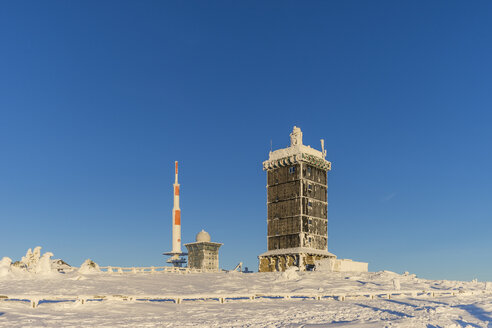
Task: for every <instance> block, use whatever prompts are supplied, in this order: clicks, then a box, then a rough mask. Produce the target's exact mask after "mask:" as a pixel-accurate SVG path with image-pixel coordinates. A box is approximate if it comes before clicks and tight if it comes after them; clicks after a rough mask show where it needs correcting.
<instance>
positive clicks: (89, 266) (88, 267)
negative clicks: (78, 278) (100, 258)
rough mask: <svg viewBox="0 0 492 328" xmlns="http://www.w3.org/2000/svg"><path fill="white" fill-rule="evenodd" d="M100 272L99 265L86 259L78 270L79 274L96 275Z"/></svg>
mask: <svg viewBox="0 0 492 328" xmlns="http://www.w3.org/2000/svg"><path fill="white" fill-rule="evenodd" d="M97 272H101V269H100V268H99V265H98V264H97V263H96V262H94V261H92V260H91V259H87V260H85V261H84V263H82V265H81V266H80V268H79V273H97Z"/></svg>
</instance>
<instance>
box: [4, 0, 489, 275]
mask: <svg viewBox="0 0 492 328" xmlns="http://www.w3.org/2000/svg"><path fill="white" fill-rule="evenodd" d="M491 35H492V3H491V2H489V1H461V2H456V1H431V2H429V1H406V2H402V1H310V2H301V1H298V2H294V1H267V2H265V1H242V2H238V1H132V2H129V1H42V2H40V1H32V2H28V1H10V2H6V1H4V2H2V3H1V4H0V220H1V230H0V231H1V234H0V235H1V239H0V256H9V257H11V258H13V259H19V258H20V257H21V256H22V255H23V254H24V253H25V251H26V249H27V248H29V247H34V246H37V245H41V246H43V250H44V251H48V250H49V251H52V252H53V253H54V254H55V257H57V258H63V259H65V260H66V261H67V262H69V263H71V264H73V265H80V264H81V263H82V261H83V260H85V259H86V258H92V259H93V260H95V261H96V262H98V263H99V264H100V265H121V266H131V265H162V264H164V259H165V258H164V256H162V255H161V253H162V252H164V251H169V250H170V249H171V240H170V237H171V235H170V224H171V218H170V217H171V209H172V183H173V178H174V177H173V163H174V161H175V160H178V161H180V167H181V170H180V173H181V175H180V183H181V208H182V224H183V241H184V242H191V241H194V238H195V234H196V233H197V232H198V231H200V230H201V229H205V230H207V231H209V232H210V234H211V236H212V240H213V241H217V242H222V243H224V246H223V247H222V249H221V252H220V261H221V266H222V267H224V268H232V267H234V266H235V265H236V264H237V263H238V262H239V261H243V262H244V263H245V264H246V265H247V266H249V267H250V268H254V269H256V268H257V255H258V254H260V253H262V252H264V251H265V250H266V189H265V185H266V177H265V172H263V171H262V167H261V163H262V161H264V160H265V159H267V157H268V151H269V149H270V140H273V147H274V148H280V147H285V146H287V145H288V143H289V133H290V131H291V130H292V127H293V126H294V125H297V126H300V127H301V128H302V130H303V132H304V142H305V144H309V145H311V146H315V147H319V139H320V138H324V139H325V140H326V148H327V152H328V155H327V159H328V160H330V161H332V163H333V170H332V171H331V172H330V174H329V191H328V197H329V209H328V215H329V224H328V230H329V231H328V233H329V240H328V244H329V250H330V251H331V252H333V253H335V254H336V255H338V256H339V257H341V258H352V259H354V260H362V261H368V262H369V263H370V270H373V271H376V270H383V269H387V270H392V271H396V272H403V271H410V272H413V273H417V274H418V275H419V276H422V277H427V278H438V279H466V280H470V279H473V278H478V279H481V280H492V262H491V261H490V252H491V250H492V238H491V231H492V201H491V196H492V173H491V171H492V170H491V168H492V154H491V140H492V126H491V125H492V114H491V109H492V92H491V91H492V60H491V58H492V37H491Z"/></svg>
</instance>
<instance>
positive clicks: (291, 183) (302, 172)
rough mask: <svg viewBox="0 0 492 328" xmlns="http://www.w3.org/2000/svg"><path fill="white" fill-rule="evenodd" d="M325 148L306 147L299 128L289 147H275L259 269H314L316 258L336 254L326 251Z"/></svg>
mask: <svg viewBox="0 0 492 328" xmlns="http://www.w3.org/2000/svg"><path fill="white" fill-rule="evenodd" d="M325 157H326V151H325V150H324V141H323V140H321V151H319V150H316V149H313V148H311V147H310V146H306V145H303V143H302V131H301V129H300V128H298V127H295V126H294V129H293V131H292V133H291V134H290V146H289V147H287V148H283V149H278V150H275V151H271V152H270V154H269V158H268V160H267V161H265V162H263V170H265V171H266V172H267V209H268V210H267V212H268V213H267V252H265V253H263V254H261V255H260V256H258V258H259V271H260V272H268V271H284V270H285V269H286V268H287V267H290V266H297V267H299V268H300V269H301V270H306V269H307V270H310V269H311V268H313V267H314V264H315V261H317V260H320V259H323V258H335V257H336V256H335V255H333V254H331V253H330V252H328V180H327V175H328V171H329V170H330V169H331V163H330V162H329V161H327V160H326V159H325Z"/></svg>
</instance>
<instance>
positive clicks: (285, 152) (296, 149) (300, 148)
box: [263, 126, 331, 170]
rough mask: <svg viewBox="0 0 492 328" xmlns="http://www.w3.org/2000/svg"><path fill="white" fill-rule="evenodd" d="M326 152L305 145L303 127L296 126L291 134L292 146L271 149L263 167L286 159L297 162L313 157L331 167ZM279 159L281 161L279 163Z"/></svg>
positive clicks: (323, 164)
mask: <svg viewBox="0 0 492 328" xmlns="http://www.w3.org/2000/svg"><path fill="white" fill-rule="evenodd" d="M325 157H326V152H325V151H324V149H323V151H319V150H316V149H314V148H311V146H306V145H303V143H302V131H301V128H299V127H297V126H294V128H293V129H292V133H291V134H290V146H289V147H286V148H282V149H278V150H275V151H270V154H269V156H268V160H267V161H265V162H263V169H265V170H266V169H269V168H271V167H272V166H276V165H282V164H283V163H282V162H284V161H287V162H289V163H295V162H297V161H298V160H300V159H311V160H312V161H314V162H317V163H318V164H319V165H321V166H324V167H325V168H326V169H328V170H329V169H330V168H331V163H330V162H329V161H327V160H326V159H325ZM279 161H280V162H281V163H279Z"/></svg>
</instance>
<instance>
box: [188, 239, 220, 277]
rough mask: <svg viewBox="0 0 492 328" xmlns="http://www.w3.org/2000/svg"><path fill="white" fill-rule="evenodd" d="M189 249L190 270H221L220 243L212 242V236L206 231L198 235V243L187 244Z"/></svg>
mask: <svg viewBox="0 0 492 328" xmlns="http://www.w3.org/2000/svg"><path fill="white" fill-rule="evenodd" d="M185 246H186V248H187V249H188V268H191V269H202V270H205V271H218V270H219V248H220V246H222V244H220V243H213V242H211V241H210V235H209V233H208V232H206V231H205V230H202V231H200V232H199V233H198V234H197V235H196V242H194V243H188V244H185Z"/></svg>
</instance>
